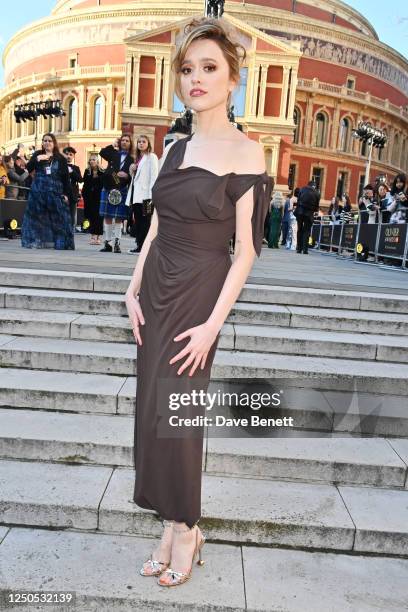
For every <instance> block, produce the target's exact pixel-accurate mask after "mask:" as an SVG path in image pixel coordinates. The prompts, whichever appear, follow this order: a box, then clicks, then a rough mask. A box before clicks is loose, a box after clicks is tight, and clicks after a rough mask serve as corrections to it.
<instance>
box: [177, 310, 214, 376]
mask: <svg viewBox="0 0 408 612" xmlns="http://www.w3.org/2000/svg"><path fill="white" fill-rule="evenodd" d="M217 333H218V330H216V329H215V328H214V327H212V326H211V325H210V324H209V323H207V322H206V323H203V324H202V325H197V326H196V327H190V329H187V330H186V331H184V332H182V333H181V334H179V335H178V336H176V337H175V338H174V340H175V341H176V342H178V341H179V340H183V338H187V337H188V336H190V342H189V343H188V344H187V346H186V347H185V348H183V349H182V350H181V351H180V352H179V353H177V355H175V356H174V357H172V358H171V359H170V361H169V363H170V364H172V363H175V362H176V361H179V360H180V359H182V358H183V357H185V355H188V354H189V357H188V358H187V359H186V360H185V362H184V363H183V364H182V365H181V366H180V367H179V369H178V370H177V374H181V373H182V372H183V371H184V370H185V369H186V368H188V366H189V365H191V364H193V366H192V368H191V370H190V372H189V373H188V375H189V376H192V375H193V374H194V372H195V371H196V369H197V367H198V365H200V366H201V369H202V370H203V369H204V367H205V362H206V360H207V355H208V352H209V350H210V348H211V346H212V345H213V344H214V341H215V339H216V337H217Z"/></svg>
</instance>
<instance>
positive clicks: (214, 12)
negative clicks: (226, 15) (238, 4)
mask: <svg viewBox="0 0 408 612" xmlns="http://www.w3.org/2000/svg"><path fill="white" fill-rule="evenodd" d="M224 4H225V1H224V0H205V16H206V17H215V18H216V19H218V18H219V17H222V14H223V12H224Z"/></svg>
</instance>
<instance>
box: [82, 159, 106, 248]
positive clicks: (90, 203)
mask: <svg viewBox="0 0 408 612" xmlns="http://www.w3.org/2000/svg"><path fill="white" fill-rule="evenodd" d="M102 177H103V171H102V169H101V168H100V167H99V164H98V157H97V156H96V155H91V157H90V158H89V161H88V167H87V169H86V170H85V172H84V185H83V187H82V197H83V199H84V215H85V218H86V219H88V221H89V224H90V225H89V233H90V234H91V239H90V241H89V244H101V241H100V236H101V235H102V232H103V223H102V217H101V216H100V214H99V204H100V200H101V191H102Z"/></svg>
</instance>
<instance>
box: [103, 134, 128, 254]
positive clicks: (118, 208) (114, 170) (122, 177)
mask: <svg viewBox="0 0 408 612" xmlns="http://www.w3.org/2000/svg"><path fill="white" fill-rule="evenodd" d="M132 150H133V142H132V137H131V136H130V134H123V135H122V136H121V137H120V139H116V140H115V142H114V143H113V145H108V146H107V147H104V148H103V149H101V151H100V153H99V155H100V156H101V157H102V159H104V160H106V161H107V162H108V167H107V168H106V170H105V172H104V173H103V188H102V192H101V203H100V207H99V214H100V215H101V216H102V217H103V220H104V241H105V243H104V247H103V248H102V249H101V251H103V252H105V253H108V252H109V253H111V252H112V244H111V241H112V239H113V237H115V245H114V248H113V251H114V253H120V252H121V250H120V237H121V234H122V221H123V220H124V219H127V218H128V214H129V213H128V208H127V206H126V196H127V191H128V187H129V183H130V171H129V168H130V166H131V164H132V163H133V162H134V159H133V157H132ZM113 190H115V191H116V192H117V191H119V192H120V195H121V198H120V201H119V202H118V203H115V200H114V198H110V197H109V196H110V193H111V192H112V191H113ZM116 195H117V194H116ZM110 200H112V201H110Z"/></svg>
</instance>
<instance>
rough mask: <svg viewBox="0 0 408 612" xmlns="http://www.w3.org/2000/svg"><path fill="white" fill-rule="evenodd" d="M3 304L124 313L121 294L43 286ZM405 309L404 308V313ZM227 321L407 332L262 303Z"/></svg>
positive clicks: (388, 322)
mask: <svg viewBox="0 0 408 612" xmlns="http://www.w3.org/2000/svg"><path fill="white" fill-rule="evenodd" d="M3 291H5V293H4V294H3V296H2V297H3V299H4V303H3V307H5V308H10V309H17V310H41V311H54V312H64V313H78V315H79V314H88V315H89V314H96V315H115V316H127V313H126V306H125V303H124V298H123V295H116V294H109V293H96V292H85V291H82V292H79V291H76V292H75V291H58V290H46V289H30V288H27V289H13V288H10V289H4V290H3ZM406 312H407V311H405V313H406ZM226 322H227V323H242V324H255V325H273V326H278V327H293V328H306V329H322V330H332V331H338V332H340V331H341V332H358V333H371V334H386V335H408V315H407V314H403V313H392V312H385V311H384V312H374V311H373V312H370V311H362V310H353V309H351V310H341V311H340V313H339V312H338V311H337V309H333V308H322V307H319V308H316V307H306V306H290V305H279V304H278V305H277V304H265V303H251V302H242V301H241V302H236V303H235V305H234V306H233V308H232V310H231V313H230V315H229V316H228V318H227V321H226Z"/></svg>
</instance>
